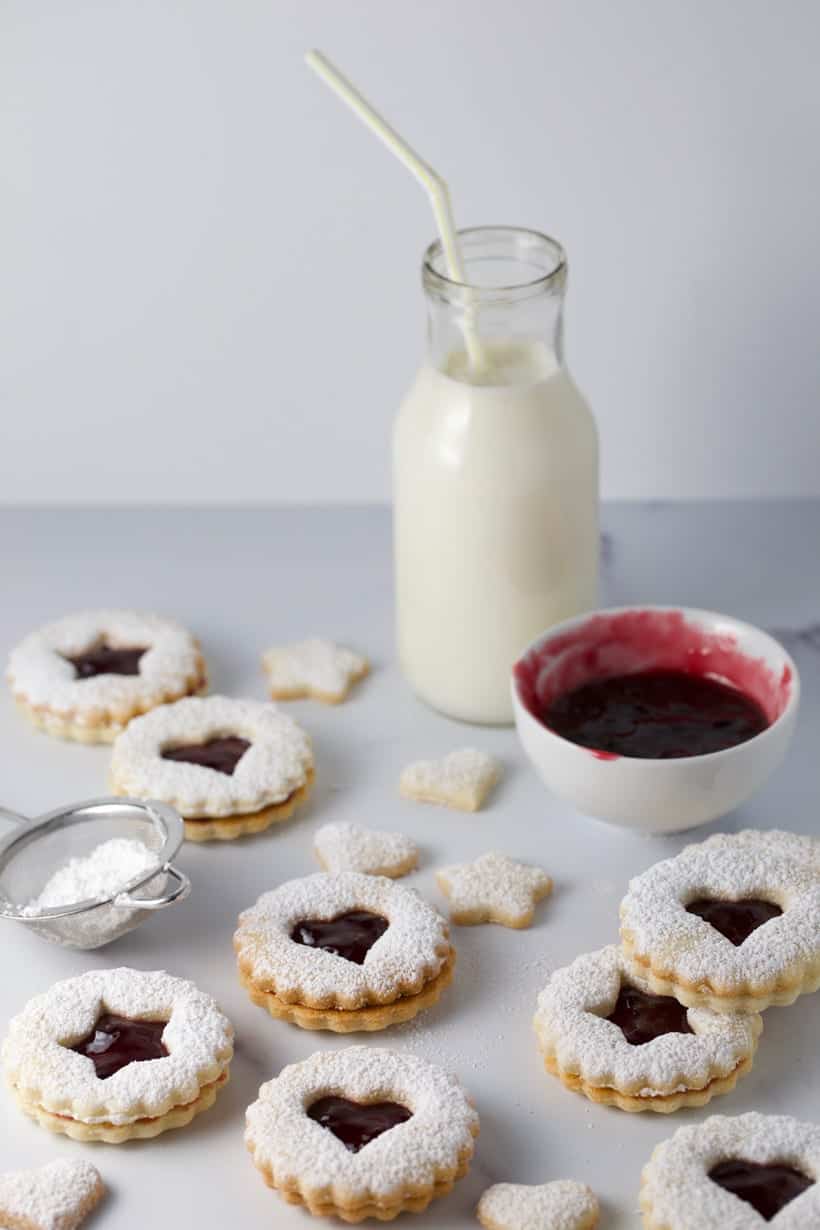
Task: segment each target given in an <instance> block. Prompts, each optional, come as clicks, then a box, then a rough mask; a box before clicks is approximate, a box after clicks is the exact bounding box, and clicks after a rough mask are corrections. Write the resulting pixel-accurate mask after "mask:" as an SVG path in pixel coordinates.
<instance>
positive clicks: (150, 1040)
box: [69, 1012, 168, 1081]
mask: <svg viewBox="0 0 820 1230" xmlns="http://www.w3.org/2000/svg"><path fill="white" fill-rule="evenodd" d="M167 1024H168V1022H167V1021H132V1020H130V1019H129V1018H128V1017H124V1016H117V1015H116V1014H114V1013H112V1012H105V1013H103V1015H102V1016H101V1017H100V1018H99V1020H98V1021H97V1023H96V1025H95V1026H94V1028H93V1029H92V1031H91V1033H90V1034H89V1035H88V1036H87V1037H86V1038H83V1039H82V1040H81V1041H80V1042H75V1044H74V1045H73V1046H72V1047H70V1048H69V1049H70V1050H72V1051H77V1052H78V1053H79V1054H80V1055H87V1056H88V1058H89V1059H90V1060H91V1062H92V1063H93V1064H94V1070H95V1071H96V1073H97V1076H98V1077H99V1079H100V1080H101V1081H104V1080H108V1078H109V1076H113V1075H114V1073H115V1072H119V1070H120V1068H125V1067H127V1066H128V1064H129V1063H145V1062H147V1061H148V1060H151V1059H162V1058H164V1056H165V1055H167V1054H168V1050H167V1048H166V1047H165V1045H164V1043H163V1041H162V1031H163V1030H164V1029H165V1026H166V1025H167Z"/></svg>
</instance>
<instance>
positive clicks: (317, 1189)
mask: <svg viewBox="0 0 820 1230" xmlns="http://www.w3.org/2000/svg"><path fill="white" fill-rule="evenodd" d="M246 1120H247V1128H246V1131H245V1141H246V1144H247V1146H248V1149H249V1150H250V1154H251V1157H252V1158H253V1161H254V1164H255V1166H256V1167H257V1169H258V1170H259V1171H261V1173H262V1176H263V1178H264V1179H265V1182H266V1183H267V1184H268V1186H269V1187H274V1188H276V1189H277V1190H278V1191H279V1193H280V1195H282V1196H283V1197H284V1198H285V1200H287V1201H288V1202H289V1203H291V1204H303V1205H306V1206H307V1208H308V1209H309V1210H310V1212H311V1213H314V1214H318V1215H320V1216H324V1217H341V1218H342V1219H343V1220H344V1221H348V1222H358V1221H362V1220H363V1219H364V1218H366V1217H376V1218H378V1219H379V1220H380V1221H389V1220H391V1219H392V1218H394V1217H397V1216H398V1214H399V1213H402V1212H415V1213H418V1212H421V1211H422V1210H423V1209H426V1208H427V1206H428V1204H429V1203H430V1202H431V1200H434V1199H436V1198H437V1197H439V1196H444V1195H446V1194H447V1193H448V1192H449V1191H450V1190H451V1189H452V1187H453V1185H454V1184H455V1182H456V1181H457V1180H458V1179H460V1178H462V1177H463V1176H464V1175H465V1174H466V1173H467V1171H468V1170H469V1168H470V1161H471V1159H472V1156H473V1151H474V1147H475V1146H474V1139H475V1137H476V1136H477V1135H478V1127H479V1124H478V1115H477V1113H476V1111H475V1109H474V1108H473V1104H472V1101H471V1100H470V1098H469V1097H468V1095H467V1094H466V1093H465V1091H464V1089H463V1088H462V1086H461V1085H460V1084H459V1082H458V1080H456V1078H455V1077H454V1076H450V1075H449V1074H448V1073H447V1072H444V1071H443V1070H442V1069H441V1068H438V1067H435V1066H434V1065H433V1064H430V1063H428V1062H427V1061H426V1060H424V1059H421V1058H419V1057H418V1056H415V1055H408V1054H399V1053H397V1052H396V1051H389V1050H382V1049H379V1048H375V1049H374V1048H370V1047H360V1046H354V1047H348V1048H347V1049H345V1050H341V1051H325V1052H318V1053H317V1054H315V1055H312V1056H311V1057H310V1058H309V1059H306V1060H304V1061H303V1062H302V1063H295V1064H291V1065H290V1066H289V1067H286V1068H284V1069H283V1070H282V1071H281V1072H280V1073H279V1076H277V1077H276V1078H275V1079H274V1080H272V1081H269V1082H268V1083H267V1084H266V1085H263V1086H262V1088H261V1089H260V1090H259V1098H258V1100H257V1101H256V1102H254V1103H253V1105H252V1106H250V1107H248V1111H247V1116H246Z"/></svg>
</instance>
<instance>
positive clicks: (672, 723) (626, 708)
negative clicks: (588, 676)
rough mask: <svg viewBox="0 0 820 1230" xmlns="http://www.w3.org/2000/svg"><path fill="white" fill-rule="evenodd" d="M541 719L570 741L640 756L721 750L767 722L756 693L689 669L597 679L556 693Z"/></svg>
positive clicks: (664, 756) (652, 757) (663, 757)
mask: <svg viewBox="0 0 820 1230" xmlns="http://www.w3.org/2000/svg"><path fill="white" fill-rule="evenodd" d="M540 717H541V721H542V722H543V723H544V725H545V726H548V727H549V728H550V730H554V731H555V733H556V734H558V735H561V736H562V737H563V738H564V739H569V741H570V742H571V743H578V744H580V746H581V747H588V748H593V749H596V750H597V751H602V752H612V753H614V754H615V755H617V756H633V757H636V758H638V759H640V760H676V759H680V758H682V757H684V756H703V755H705V754H707V753H709V752H720V751H723V750H724V748H727V747H735V746H736V745H737V744H738V743H745V742H746V740H747V739H753V738H754V736H755V735H759V734H760V732H761V731H762V730H765V729H766V727H767V726H768V722H767V720H766V715H765V713H764V712H763V710H762V709H761V708H760V706H759V705H758V703H757V701H755V700H752V698H751V697H750V696H747V695H746V694H745V693H743V692H739V691H738V690H737V688H733V687H730V686H729V685H728V684H726V683H721V682H719V681H718V680H717V679H709V678H707V677H705V676H700V675H687V674H685V673H684V672H683V671H646V672H644V673H640V674H636V675H615V676H614V677H613V678H611V679H599V680H595V681H593V682H592V683H586V684H583V685H582V686H581V687H580V688H576V689H575V690H574V691H572V692H565V693H564V694H563V695H561V696H558V697H556V699H555V700H553V701H552V702H551V703H550V705H549V706H548V707H547V709H546V710H545V711H543V712H542V713H541V714H540Z"/></svg>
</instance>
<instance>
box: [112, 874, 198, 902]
mask: <svg viewBox="0 0 820 1230" xmlns="http://www.w3.org/2000/svg"><path fill="white" fill-rule="evenodd" d="M163 871H165V873H166V874H167V875H169V876H170V877H171V879H172V880H173V881H174V887H173V888H171V889H170V890H169V891H168V892H166V893H163V894H162V896H161V897H135V896H134V894H133V893H119V894H118V895H117V897H116V898H115V900H114V905H117V906H128V905H132V906H136V907H138V908H139V909H140V910H161V909H163V908H164V907H165V906H166V905H171V903H172V902H174V901H184V900H185V898H186V897H187V896H188V894H189V893H190V891H191V881H190V880H189V879H188V877H187V876H186V874H185V872H184V871H178V870H177V869H176V867H172V866H171V865H170V864H169V865H168V866H167V867H164V868H163Z"/></svg>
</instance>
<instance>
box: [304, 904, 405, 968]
mask: <svg viewBox="0 0 820 1230" xmlns="http://www.w3.org/2000/svg"><path fill="white" fill-rule="evenodd" d="M389 926H390V923H389V922H388V921H387V919H386V918H382V916H381V915H380V914H371V912H370V910H348V911H347V913H346V914H338V915H337V916H336V917H335V918H302V919H300V920H299V922H298V923H296V925H295V926H294V928H293V930H292V931H291V933H290V938H291V939H292V940H293V941H294V943H296V944H304V945H305V947H306V948H321V949H322V950H323V951H324V952H330V953H333V955H334V956H336V957H344V959H345V961H353V963H354V964H355V965H364V959H365V957H366V956H367V954H368V953H369V952H370V949H371V948H372V947H373V945H374V944H375V943H376V941H377V940H379V939H381V937H382V936H383V935H384V933H385V931H386V930H387V928H388V927H389Z"/></svg>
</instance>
